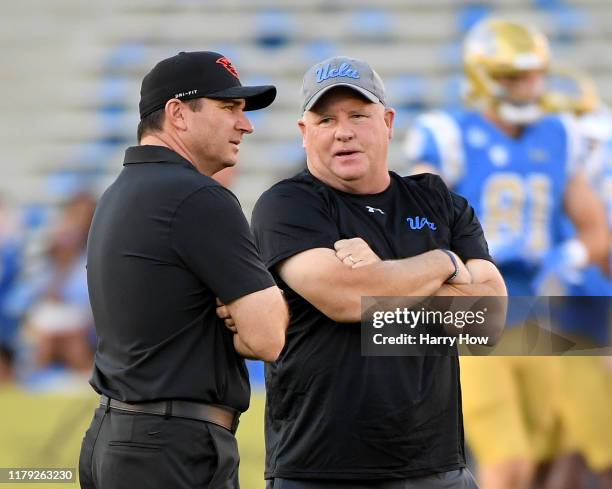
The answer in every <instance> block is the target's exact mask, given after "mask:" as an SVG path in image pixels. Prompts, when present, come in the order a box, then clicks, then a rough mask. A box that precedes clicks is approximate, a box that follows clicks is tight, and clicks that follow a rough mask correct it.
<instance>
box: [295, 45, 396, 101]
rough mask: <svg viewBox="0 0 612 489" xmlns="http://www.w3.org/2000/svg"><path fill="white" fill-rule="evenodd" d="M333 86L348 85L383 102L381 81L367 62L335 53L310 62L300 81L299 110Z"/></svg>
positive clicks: (374, 99)
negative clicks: (302, 79) (334, 55)
mask: <svg viewBox="0 0 612 489" xmlns="http://www.w3.org/2000/svg"><path fill="white" fill-rule="evenodd" d="M334 87H349V88H352V89H353V90H355V91H357V92H359V93H360V94H361V95H363V96H364V97H365V98H367V99H368V100H370V101H371V102H374V103H381V104H383V105H387V104H386V102H385V87H384V85H383V82H382V80H381V78H380V76H378V73H376V72H375V71H374V70H373V69H372V68H371V67H370V65H369V64H368V63H366V62H365V61H361V60H360V59H354V58H347V57H345V56H336V57H334V58H329V59H326V60H324V61H321V62H320V63H317V64H316V65H314V66H312V67H311V68H310V69H309V70H308V71H307V72H306V74H305V75H304V82H303V83H302V111H303V112H306V111H308V110H310V109H311V108H312V107H313V105H314V104H316V103H317V101H318V100H319V99H320V98H321V96H323V94H325V93H326V92H328V91H329V90H331V89H332V88H334Z"/></svg>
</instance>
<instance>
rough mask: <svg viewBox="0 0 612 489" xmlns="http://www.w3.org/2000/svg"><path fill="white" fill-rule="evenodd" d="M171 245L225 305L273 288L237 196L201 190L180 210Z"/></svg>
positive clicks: (218, 190) (214, 189)
mask: <svg viewBox="0 0 612 489" xmlns="http://www.w3.org/2000/svg"><path fill="white" fill-rule="evenodd" d="M172 245H173V247H174V249H175V251H176V252H177V253H178V255H179V257H180V259H181V260H182V261H183V263H184V264H185V266H186V267H187V268H188V269H189V270H191V271H192V272H193V273H194V274H195V275H196V276H197V277H198V278H199V279H200V280H201V281H202V282H203V283H204V284H205V285H206V286H207V287H208V288H209V289H210V290H211V291H212V292H213V293H214V294H215V295H216V296H217V297H219V298H220V299H221V300H222V301H223V302H224V303H226V304H227V303H229V302H232V301H233V300H235V299H238V298H240V297H243V296H245V295H248V294H251V293H253V292H257V291H259V290H263V289H266V288H268V287H271V286H273V285H274V280H273V279H272V276H271V275H270V273H269V272H268V271H267V270H266V268H265V266H264V264H263V263H262V261H261V259H260V257H259V254H258V251H257V248H256V246H255V243H254V241H253V236H252V235H251V232H250V230H249V225H248V223H247V221H246V218H245V217H244V214H243V213H242V209H241V208H240V204H239V203H238V200H237V199H236V197H235V196H234V195H233V194H232V193H231V192H230V191H229V190H227V189H225V188H224V187H221V186H218V187H203V188H201V189H199V190H197V191H195V192H193V193H192V194H191V195H190V196H189V197H187V198H186V199H185V200H184V201H183V202H182V203H181V205H180V206H179V208H178V209H177V211H176V214H175V216H174V219H173V222H172Z"/></svg>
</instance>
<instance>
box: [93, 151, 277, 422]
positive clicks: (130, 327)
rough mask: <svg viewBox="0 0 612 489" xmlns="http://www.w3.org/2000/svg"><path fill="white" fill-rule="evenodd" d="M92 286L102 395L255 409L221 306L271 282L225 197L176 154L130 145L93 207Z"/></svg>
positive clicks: (230, 198) (96, 382)
mask: <svg viewBox="0 0 612 489" xmlns="http://www.w3.org/2000/svg"><path fill="white" fill-rule="evenodd" d="M87 279H88V285H89V297H90V300H91V306H92V310H93V315H94V320H95V326H96V332H97V335H98V348H97V351H96V356H95V366H94V372H93V377H92V379H91V385H92V386H93V388H94V389H95V390H96V391H97V392H99V393H103V394H106V395H108V396H110V397H112V398H115V399H120V400H123V401H148V400H161V399H187V400H195V401H203V402H207V403H213V404H222V405H227V406H230V407H233V408H235V409H238V410H240V411H245V410H246V409H247V407H248V405H249V395H250V388H249V381H248V376H247V370H246V367H245V363H244V360H243V359H242V358H241V357H240V356H239V355H238V354H236V352H235V350H234V346H233V342H232V333H231V332H230V331H229V330H227V328H225V326H224V325H223V322H222V321H221V320H220V319H218V318H217V316H216V314H215V298H216V297H219V298H221V300H222V301H223V302H224V303H226V304H227V303H229V302H231V301H233V300H235V299H237V298H239V297H242V296H244V295H247V294H250V293H252V292H256V291H258V290H262V289H265V288H267V287H270V286H272V285H274V281H273V279H272V277H271V276H270V274H269V273H268V272H267V270H266V268H265V267H264V265H263V264H262V262H261V260H260V259H259V256H258V252H257V249H256V248H255V245H254V243H253V238H252V235H251V233H250V230H249V227H248V223H247V221H246V219H245V217H244V214H243V213H242V210H241V208H240V204H239V203H238V200H237V199H236V197H235V196H234V195H233V194H232V193H231V192H230V191H229V190H227V189H225V188H224V187H222V186H221V185H219V184H218V183H217V182H215V181H214V180H213V179H212V178H209V177H207V176H205V175H202V174H200V173H199V172H198V171H197V170H196V169H195V167H194V166H193V165H192V164H191V163H190V162H189V161H187V160H185V159H184V158H182V157H181V156H179V155H178V154H177V153H175V152H174V151H171V150H170V149H168V148H164V147H159V146H135V147H131V148H128V149H127V151H126V153H125V163H124V168H123V170H122V172H121V173H120V175H119V176H118V178H117V180H116V181H115V182H114V183H113V184H112V185H111V186H110V187H109V188H108V189H107V190H106V192H105V193H104V195H103V196H102V198H101V199H100V201H99V203H98V206H97V209H96V213H95V216H94V219H93V223H92V226H91V230H90V233H89V242H88V253H87Z"/></svg>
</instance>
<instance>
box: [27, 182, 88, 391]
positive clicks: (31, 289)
mask: <svg viewBox="0 0 612 489" xmlns="http://www.w3.org/2000/svg"><path fill="white" fill-rule="evenodd" d="M95 205H96V203H95V199H94V198H93V196H92V195H90V194H89V193H86V192H82V193H77V194H75V195H74V196H72V197H71V198H69V200H68V201H67V202H66V203H65V204H64V205H63V207H62V209H61V211H60V214H59V215H58V217H57V219H56V221H55V222H53V223H52V224H51V227H50V229H49V232H48V234H47V235H46V242H45V244H44V255H43V256H42V258H41V260H40V264H39V265H38V266H37V267H36V268H35V269H34V270H33V271H32V272H31V273H30V274H29V275H28V276H26V277H24V278H23V279H22V280H21V281H20V283H19V285H18V290H17V292H16V294H17V295H18V296H21V297H22V298H23V299H22V300H20V302H22V305H21V307H22V310H23V315H22V319H21V321H22V325H21V331H20V343H22V344H21V349H22V352H21V354H20V358H19V360H18V364H19V368H20V372H19V374H20V375H21V377H22V380H24V381H27V380H28V378H29V377H30V376H32V375H36V374H38V373H40V372H41V371H44V370H45V369H47V368H49V367H56V366H59V367H63V368H65V369H67V370H68V371H72V372H76V373H83V374H88V373H90V372H91V367H92V363H93V345H92V334H93V323H92V315H91V308H90V305H89V298H88V296H87V276H86V269H85V256H86V245H87V233H88V232H89V227H90V225H91V220H92V216H93V213H94V209H95Z"/></svg>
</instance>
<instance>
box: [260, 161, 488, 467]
mask: <svg viewBox="0 0 612 489" xmlns="http://www.w3.org/2000/svg"><path fill="white" fill-rule="evenodd" d="M390 175H391V185H390V186H389V187H388V188H387V190H385V191H384V192H381V193H379V194H375V195H354V194H348V193H344V192H341V191H339V190H335V189H332V188H330V187H328V186H326V185H324V184H323V183H322V182H320V181H319V180H317V179H316V178H314V177H313V176H312V175H311V174H310V173H309V172H308V171H304V172H302V173H300V174H299V175H297V176H295V177H293V178H291V179H288V180H284V181H282V182H280V183H278V184H276V185H275V186H273V187H272V188H271V189H269V190H268V191H267V192H266V193H264V194H263V195H262V196H261V198H260V199H259V201H258V202H257V205H256V207H255V210H254V212H253V218H252V229H253V234H254V236H255V241H256V243H257V245H258V248H259V250H260V251H261V253H262V256H263V258H264V261H265V262H266V265H267V266H268V267H269V268H270V269H271V271H273V275H275V279H276V280H277V282H278V284H279V286H280V287H281V288H283V289H284V290H285V293H286V298H287V301H288V303H289V307H290V311H291V323H290V325H289V329H288V334H287V344H286V346H285V349H284V350H283V352H282V354H281V356H280V358H279V360H278V361H277V362H275V363H273V364H268V365H266V389H267V404H266V419H265V421H266V426H265V432H266V451H267V457H266V473H265V475H266V477H267V478H272V477H281V478H313V479H314V478H338V479H340V478H342V479H392V478H406V477H413V476H414V477H416V476H423V475H427V474H432V473H437V472H444V471H450V470H455V469H457V468H460V467H463V466H464V464H465V459H464V449H463V422H462V413H461V391H460V386H459V364H458V360H457V358H456V357H450V356H446V357H440V356H439V357H363V356H361V353H360V352H361V343H360V326H359V324H342V323H336V322H334V321H333V320H331V319H329V318H328V317H326V316H324V315H323V314H322V313H321V312H319V311H318V310H317V309H316V308H315V307H313V306H312V305H311V304H310V303H308V302H307V301H306V300H304V299H303V298H302V297H300V296H299V295H297V294H296V293H295V292H294V291H293V290H291V288H290V287H289V286H288V285H287V284H285V283H283V282H282V280H281V279H280V277H279V276H278V274H276V273H275V271H276V269H275V265H277V264H279V263H280V262H282V261H283V260H284V259H286V258H288V257H290V256H292V255H295V254H297V253H300V252H301V251H305V250H308V249H312V248H332V249H333V244H334V242H335V241H337V240H339V239H344V238H354V237H358V236H359V237H361V238H363V239H364V240H365V241H366V242H367V243H368V244H369V245H370V247H371V248H372V249H373V250H374V252H376V254H377V255H378V256H379V257H380V258H382V259H383V260H388V259H399V258H406V257H410V256H414V255H418V254H421V253H424V252H426V251H428V250H432V249H435V248H448V249H452V250H453V251H455V252H457V254H458V255H459V256H460V257H461V258H462V259H463V260H468V259H471V258H482V259H485V260H491V257H490V256H489V252H488V247H487V243H486V241H485V239H484V237H483V232H482V228H481V226H480V224H479V222H478V219H477V218H476V216H475V214H474V211H473V210H472V208H471V207H470V206H469V205H468V203H467V201H466V200H465V199H464V198H462V197H460V196H458V195H457V194H454V193H452V192H451V191H449V190H448V188H447V187H446V185H445V184H444V183H443V182H442V180H441V179H440V178H439V177H438V176H435V175H431V174H422V175H417V176H413V177H403V178H402V177H400V176H398V175H397V174H395V173H393V172H391V173H390ZM417 217H418V218H419V219H418V220H417ZM409 219H412V221H409ZM423 219H427V221H428V222H429V223H433V227H435V229H432V227H431V226H429V225H423V226H422V227H420V228H419V226H420V225H422V224H423V222H424V221H423ZM411 223H412V226H411ZM413 227H414V228H415V229H413Z"/></svg>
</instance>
